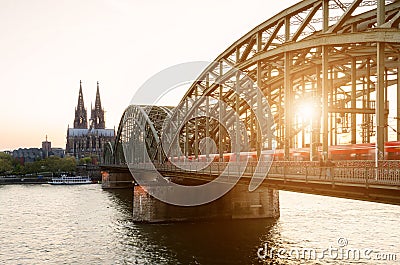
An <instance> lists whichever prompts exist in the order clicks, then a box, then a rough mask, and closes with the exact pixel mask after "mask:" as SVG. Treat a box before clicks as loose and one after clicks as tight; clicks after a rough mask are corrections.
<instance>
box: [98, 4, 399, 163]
mask: <svg viewBox="0 0 400 265" xmlns="http://www.w3.org/2000/svg"><path fill="white" fill-rule="evenodd" d="M399 22H400V1H384V0H378V1H369V0H354V1H344V0H305V1H301V2H299V3H297V4H295V5H293V6H291V7H289V8H287V9H285V10H283V11H282V12H280V13H279V14H277V15H275V16H273V17H271V18H270V19H268V20H266V21H265V22H263V23H261V24H260V25H258V26H257V27H255V28H254V29H252V30H251V31H249V32H248V33H247V34H245V35H244V36H243V37H241V38H240V39H239V40H237V41H236V42H234V43H233V44H232V45H231V46H230V47H228V48H227V49H226V50H225V51H224V52H222V53H221V54H220V55H219V56H218V57H217V58H216V59H215V62H213V63H211V64H210V65H209V66H207V67H206V68H205V69H204V71H203V72H202V73H201V74H200V76H199V78H198V79H197V81H195V82H193V84H192V85H191V86H190V88H189V89H188V91H187V92H186V94H185V95H184V96H183V98H182V100H181V102H180V103H179V104H178V106H177V107H176V108H171V107H156V106H129V107H128V108H127V109H126V110H125V112H124V114H123V116H122V119H121V122H120V125H119V128H118V133H117V138H116V142H115V144H114V145H113V146H112V145H110V146H108V147H107V148H106V152H105V161H108V162H113V163H116V164H120V163H125V162H126V160H127V159H128V160H129V161H133V160H134V159H139V160H140V158H137V157H136V158H135V155H134V154H133V157H129V158H125V157H124V156H123V145H124V144H128V143H129V142H130V141H133V140H135V139H136V140H139V142H141V143H142V144H143V146H142V147H140V148H143V147H144V146H145V147H146V148H147V150H149V154H150V157H151V159H152V160H160V159H161V160H162V159H164V158H165V157H166V156H169V155H174V154H165V152H163V151H161V150H162V144H161V142H162V137H161V136H162V135H163V133H166V137H167V142H170V143H171V144H172V143H173V142H174V141H176V143H177V144H178V146H179V147H180V149H181V154H182V155H184V156H186V157H188V156H195V157H198V155H199V154H200V153H203V154H204V153H206V154H208V153H210V152H211V153H212V152H216V153H218V154H219V156H220V157H222V156H223V154H224V153H225V152H232V151H234V150H232V147H231V146H232V143H233V142H235V138H236V139H238V138H241V135H240V133H238V132H237V131H238V129H241V130H244V131H246V132H247V133H248V135H250V137H249V139H250V141H249V142H248V144H247V145H246V147H244V146H237V144H236V149H235V150H236V151H251V150H257V152H261V151H262V150H263V149H271V148H272V145H274V143H273V141H276V147H277V148H279V149H284V155H285V159H287V160H288V159H289V152H290V151H289V150H290V148H297V147H308V146H309V147H310V154H311V159H313V160H315V159H316V158H317V157H318V147H319V146H322V155H323V156H324V157H325V158H326V156H327V154H328V146H330V145H337V144H340V142H339V140H338V135H340V136H341V137H348V139H349V142H350V143H369V142H374V141H376V143H377V145H376V146H377V156H378V158H379V159H384V142H385V141H387V140H388V138H389V133H388V128H389V127H390V124H389V123H390V122H389V120H388V119H389V118H388V117H389V115H388V114H389V108H390V107H392V106H394V105H396V104H397V112H396V113H395V114H394V115H395V116H396V117H400V107H399V106H400V94H399V90H400V84H399V83H400V78H399V76H400V71H399V69H400V29H399ZM239 71H240V73H239ZM238 73H239V74H238ZM249 80H250V84H251V85H250V86H253V87H254V86H256V87H258V88H260V92H254V91H256V90H251V89H249V93H244V94H245V95H244V94H243V93H238V91H237V90H235V87H237V86H238V84H240V85H241V86H243V85H245V86H246V84H248V83H249ZM250 90H251V91H252V92H250ZM392 95H395V96H392ZM246 97H247V98H246ZM199 99H202V100H199ZM216 102H218V103H216ZM221 102H222V103H223V104H225V106H226V107H225V108H222V107H221ZM249 102H253V103H255V106H260V105H262V106H266V105H268V106H269V111H268V112H263V113H266V116H267V118H268V117H269V118H270V120H271V121H273V124H274V125H273V133H274V139H271V138H268V139H265V138H263V137H264V136H263V135H261V131H262V128H261V127H260V126H259V125H258V124H257V122H256V117H255V116H256V114H257V112H258V114H260V112H261V108H256V109H254V104H253V105H252V104H249ZM305 105H306V106H305ZM189 109H192V111H188V110H189ZM302 109H307V110H308V111H309V112H313V115H309V116H307V115H305V114H304V113H301V110H302ZM182 110H186V112H183V111H182ZM194 112H196V115H194V114H193V113H194ZM210 113H215V115H217V117H218V119H215V118H208V117H209V116H208V115H209V114H210ZM233 113H238V115H236V118H232V117H233ZM165 119H169V120H170V121H172V123H170V124H171V125H170V127H166V128H163V127H162V126H163V125H162V124H163V122H164V121H165ZM218 120H219V121H218ZM221 120H224V121H226V124H227V126H225V127H223V126H221V122H220V121H221ZM239 121H240V124H241V125H240V126H239ZM395 122H396V125H394V126H395V127H396V131H397V132H400V119H399V118H398V119H397V121H395ZM139 129H140V130H143V129H144V132H143V133H139ZM173 131H174V132H178V134H177V136H176V137H172V136H171V135H170V134H169V133H170V132H173ZM232 131H233V132H235V131H236V134H231V132H232ZM167 132H168V133H167ZM232 135H233V136H232ZM205 138H211V139H212V140H213V141H214V143H215V144H216V148H217V149H216V150H214V149H213V148H209V147H207V148H206V150H205V151H204V150H202V146H201V141H202V139H205ZM396 139H397V140H400V137H399V134H398V133H397V137H396ZM233 146H235V145H233ZM138 148H139V147H138ZM163 148H164V150H167V151H166V152H167V153H168V152H169V150H170V148H166V147H165V146H164V147H163ZM203 149H204V148H203ZM211 150H212V151H211ZM175 155H179V154H175Z"/></svg>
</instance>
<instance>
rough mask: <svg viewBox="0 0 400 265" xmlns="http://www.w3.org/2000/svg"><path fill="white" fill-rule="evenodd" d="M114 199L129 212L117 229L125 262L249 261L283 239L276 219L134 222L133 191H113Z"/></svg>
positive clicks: (244, 262) (215, 262)
mask: <svg viewBox="0 0 400 265" xmlns="http://www.w3.org/2000/svg"><path fill="white" fill-rule="evenodd" d="M110 198H112V201H113V204H114V203H115V206H116V207H118V208H119V211H120V212H123V213H124V215H125V218H122V219H120V220H119V223H118V227H117V229H116V232H117V234H118V236H117V237H118V238H120V241H119V242H120V243H121V244H122V245H123V252H122V253H121V256H120V257H119V258H120V262H122V263H125V262H128V263H129V262H135V263H139V264H142V263H146V264H249V263H250V261H257V260H258V258H257V249H258V247H260V246H262V245H263V244H264V242H266V241H268V242H269V243H270V245H271V246H274V245H276V244H275V242H274V240H276V239H279V231H277V230H276V228H275V229H274V226H275V225H276V220H274V219H255V220H224V221H212V222H211V221H210V222H183V223H165V224H140V223H133V222H132V221H131V219H130V218H129V217H130V216H131V213H132V194H131V192H127V191H122V190H120V191H112V192H110ZM121 217H122V216H121Z"/></svg>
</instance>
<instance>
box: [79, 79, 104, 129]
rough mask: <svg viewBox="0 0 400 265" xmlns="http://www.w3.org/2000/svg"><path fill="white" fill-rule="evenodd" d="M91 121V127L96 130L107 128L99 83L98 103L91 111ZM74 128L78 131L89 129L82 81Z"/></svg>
mask: <svg viewBox="0 0 400 265" xmlns="http://www.w3.org/2000/svg"><path fill="white" fill-rule="evenodd" d="M90 121H91V122H92V123H91V124H90V125H91V127H93V128H94V129H105V127H106V125H105V120H104V109H103V108H102V107H101V99H100V88H99V82H97V91H96V101H95V103H94V108H92V109H91V118H90ZM74 128H76V129H87V128H88V120H87V111H86V108H85V103H84V100H83V93H82V81H81V80H80V86H79V96H78V105H77V107H76V108H75V120H74Z"/></svg>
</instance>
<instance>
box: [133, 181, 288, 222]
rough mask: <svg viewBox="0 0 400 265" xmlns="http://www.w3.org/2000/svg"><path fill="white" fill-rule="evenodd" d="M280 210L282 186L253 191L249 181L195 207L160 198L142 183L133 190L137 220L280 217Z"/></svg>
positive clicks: (166, 220)
mask: <svg viewBox="0 0 400 265" xmlns="http://www.w3.org/2000/svg"><path fill="white" fill-rule="evenodd" d="M279 214H280V211H279V192H278V190H272V189H269V188H265V187H259V188H258V189H257V190H256V191H253V192H249V191H248V186H247V185H236V186H235V187H234V188H233V189H232V190H230V191H229V192H228V193H227V194H225V195H224V196H223V197H221V198H219V199H217V200H215V201H213V202H210V203H208V204H205V205H200V206H193V207H185V206H176V205H171V204H167V203H164V202H162V201H159V200H158V199H156V198H154V197H153V196H151V195H150V194H148V193H147V192H146V191H145V190H144V189H143V187H141V186H134V190H133V220H134V221H137V222H149V223H156V222H175V221H194V220H216V219H252V218H277V217H279Z"/></svg>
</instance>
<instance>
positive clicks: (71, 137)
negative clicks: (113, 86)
mask: <svg viewBox="0 0 400 265" xmlns="http://www.w3.org/2000/svg"><path fill="white" fill-rule="evenodd" d="M114 138H115V130H114V129H106V125H105V118H104V109H103V108H102V106H101V99H100V89H99V82H97V91H96V100H95V104H94V108H92V109H91V118H90V120H89V123H88V118H87V110H86V108H85V103H84V100H83V93H82V81H81V82H80V87H79V95H78V105H77V106H76V108H75V119H74V128H69V126H68V130H67V145H66V149H65V150H66V154H67V155H71V156H74V157H76V158H77V159H79V158H82V157H92V158H95V159H94V160H95V161H94V162H95V163H96V159H97V161H100V162H102V161H101V159H102V157H103V150H104V145H105V144H106V143H107V142H109V141H113V140H114Z"/></svg>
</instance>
